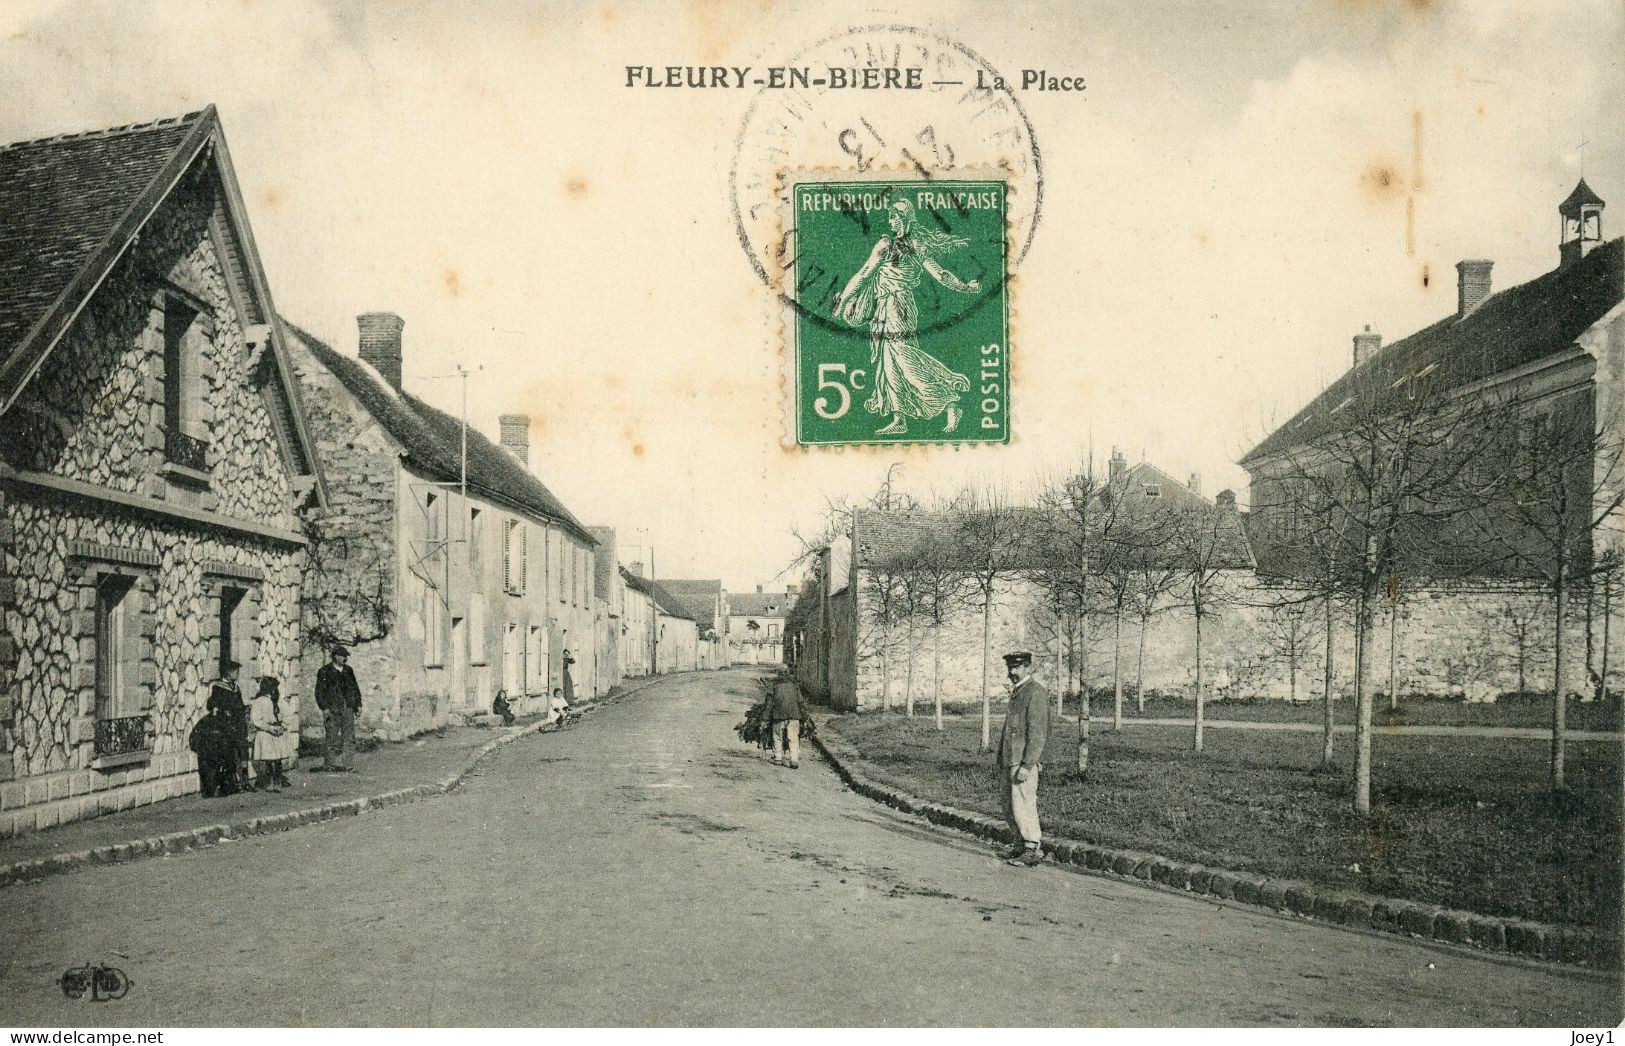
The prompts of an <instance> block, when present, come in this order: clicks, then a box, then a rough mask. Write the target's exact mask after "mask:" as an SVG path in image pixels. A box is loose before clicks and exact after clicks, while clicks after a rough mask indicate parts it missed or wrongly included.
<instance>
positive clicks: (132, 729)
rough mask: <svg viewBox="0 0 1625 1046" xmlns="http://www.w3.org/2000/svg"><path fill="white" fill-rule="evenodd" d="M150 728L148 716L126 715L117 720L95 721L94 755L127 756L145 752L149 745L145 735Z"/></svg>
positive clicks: (150, 719) (150, 721)
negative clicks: (132, 753)
mask: <svg viewBox="0 0 1625 1046" xmlns="http://www.w3.org/2000/svg"><path fill="white" fill-rule="evenodd" d="M151 727H152V716H150V715H127V716H121V717H119V718H118V719H98V720H96V754H97V755H99V756H108V755H129V754H130V753H131V752H145V751H146V750H147V749H148V747H149V745H148V742H147V734H148V733H149V732H150V730H151Z"/></svg>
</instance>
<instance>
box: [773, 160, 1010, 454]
mask: <svg viewBox="0 0 1625 1046" xmlns="http://www.w3.org/2000/svg"><path fill="white" fill-rule="evenodd" d="M789 188H790V199H789V201H788V203H789V221H790V226H791V230H790V231H791V235H790V236H789V237H787V239H789V240H790V243H789V244H788V249H787V250H786V252H785V253H786V270H785V273H784V293H785V295H786V297H787V298H788V299H789V300H790V304H791V306H792V307H793V310H794V317H793V327H794V331H793V346H792V348H793V362H792V366H793V368H794V372H793V383H794V389H793V393H794V400H793V405H792V410H793V411H794V418H793V420H794V424H795V437H796V442H797V443H798V444H801V445H803V446H832V445H846V444H900V443H1007V442H1009V439H1010V368H1009V346H1010V303H1009V280H1008V264H1009V259H1008V256H1007V255H1008V248H1007V242H1008V241H1007V230H1006V221H1005V211H1006V202H1007V187H1006V184H1005V182H1004V181H1001V180H996V179H988V180H959V181H955V180H948V179H937V178H932V179H930V180H909V179H906V178H905V179H878V178H864V179H835V180H821V181H814V180H800V179H796V180H791V181H790V183H789Z"/></svg>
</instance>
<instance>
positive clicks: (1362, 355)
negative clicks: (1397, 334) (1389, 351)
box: [1354, 323, 1382, 367]
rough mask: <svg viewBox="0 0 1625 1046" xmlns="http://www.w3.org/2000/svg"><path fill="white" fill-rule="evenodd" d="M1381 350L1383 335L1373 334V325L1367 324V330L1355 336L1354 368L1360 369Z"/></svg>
mask: <svg viewBox="0 0 1625 1046" xmlns="http://www.w3.org/2000/svg"><path fill="white" fill-rule="evenodd" d="M1380 348H1382V335H1380V334H1373V333H1371V324H1369V323H1368V324H1366V325H1365V330H1364V331H1362V332H1360V333H1359V334H1356V335H1355V336H1354V366H1356V367H1358V366H1359V365H1360V364H1362V363H1364V362H1365V361H1366V360H1368V359H1370V358H1371V357H1373V356H1375V355H1376V354H1377V350H1378V349H1380Z"/></svg>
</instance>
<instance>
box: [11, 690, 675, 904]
mask: <svg viewBox="0 0 1625 1046" xmlns="http://www.w3.org/2000/svg"><path fill="white" fill-rule="evenodd" d="M676 674H686V673H674V675H669V676H658V677H656V678H654V679H650V680H648V681H647V682H644V683H641V684H639V685H638V686H635V687H633V688H632V689H630V690H626V691H623V692H621V693H619V694H612V695H608V696H606V697H604V698H601V699H598V700H595V701H590V702H583V704H582V707H584V708H596V707H599V706H601V705H603V704H607V703H609V702H611V701H618V700H620V699H621V698H625V697H631V696H632V695H633V694H636V693H638V692H640V691H642V690H646V689H648V688H649V687H651V686H654V685H655V684H656V683H659V682H664V681H665V680H668V679H671V678H674V676H675V675H676ZM550 725H551V724H549V723H546V722H540V723H530V724H527V725H525V726H515V727H511V728H509V729H508V730H507V731H505V732H504V733H502V734H501V735H499V736H497V737H495V738H492V739H491V740H490V741H487V742H486V743H485V744H483V745H481V746H480V747H479V748H477V749H475V751H474V757H473V758H472V759H470V760H469V761H468V763H467V764H465V765H464V766H463V767H462V769H460V770H458V771H456V772H455V773H452V774H448V775H446V776H445V777H442V778H440V779H439V780H438V781H434V782H432V783H429V784H418V785H408V786H406V787H405V788H396V789H394V790H392V791H388V792H383V793H380V794H379V795H371V796H362V797H361V798H359V799H341V800H335V801H334V802H330V803H323V804H321V805H320V806H310V807H305V808H304V809H300V810H288V811H284V812H283V813H279V814H265V815H262V816H259V817H249V818H244V819H242V820H237V821H229V822H226V823H223V824H214V825H205V826H204V827H202V828H183V829H180V830H178V831H174V832H166V833H164V834H163V835H153V836H147V837H146V838H143V839H132V840H130V841H128V842H122V843H107V844H105V845H103V846H98V847H95V848H93V849H89V850H74V851H69V852H66V853H59V854H52V855H50V856H49V857H38V858H35V859H34V860H31V861H18V862H16V863H14V864H8V865H3V866H0V888H4V887H7V886H12V885H15V884H17V883H26V882H32V881H34V880H37V879H43V878H44V877H46V876H48V875H62V874H65V873H67V872H73V871H77V870H79V869H81V868H83V867H85V866H86V865H93V864H124V863H125V862H128V861H136V860H140V859H142V858H144V857H168V856H169V855H170V854H177V853H185V852H186V851H188V850H195V849H197V848H199V847H204V846H213V845H214V844H216V843H218V842H221V841H223V840H228V839H229V840H235V839H246V838H248V837H250V836H255V835H267V834H270V833H272V832H285V831H288V830H289V829H293V828H299V827H303V826H305V825H311V824H319V823H321V822H323V821H331V820H333V819H335V818H338V817H354V816H359V815H361V814H363V813H366V812H367V811H368V810H375V809H382V808H383V807H386V806H396V805H399V804H401V803H411V802H416V801H417V800H419V799H428V798H431V797H433V796H437V795H446V794H448V793H450V792H453V791H455V790H456V789H457V787H458V786H459V785H461V784H462V783H463V780H464V779H465V778H466V777H467V776H468V775H469V774H470V773H471V772H472V771H473V770H474V768H475V767H476V766H478V765H479V763H480V761H481V760H483V759H485V757H486V756H488V755H490V754H491V753H492V752H495V751H496V750H497V749H499V748H502V747H503V746H505V745H509V744H512V743H513V742H515V741H517V740H518V739H519V738H521V737H524V736H525V735H526V734H539V733H544V732H547V733H551V732H552V731H550V730H548V729H547V728H548V727H549V726H550Z"/></svg>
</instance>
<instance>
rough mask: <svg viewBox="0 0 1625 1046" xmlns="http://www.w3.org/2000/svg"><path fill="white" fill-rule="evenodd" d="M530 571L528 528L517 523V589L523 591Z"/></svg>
mask: <svg viewBox="0 0 1625 1046" xmlns="http://www.w3.org/2000/svg"><path fill="white" fill-rule="evenodd" d="M529 571H530V528H529V527H527V526H525V525H524V524H523V523H521V524H519V591H520V592H523V591H525V581H526V575H527V574H528V573H529Z"/></svg>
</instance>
